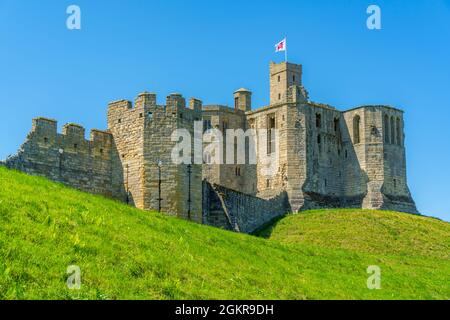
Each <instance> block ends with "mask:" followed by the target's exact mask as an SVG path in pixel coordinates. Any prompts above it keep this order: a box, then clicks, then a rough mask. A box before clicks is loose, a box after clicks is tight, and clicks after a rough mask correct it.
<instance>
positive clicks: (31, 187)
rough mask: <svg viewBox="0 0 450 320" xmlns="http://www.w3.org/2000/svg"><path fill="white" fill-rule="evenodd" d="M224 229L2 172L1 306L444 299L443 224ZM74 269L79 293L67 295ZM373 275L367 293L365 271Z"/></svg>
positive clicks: (376, 217) (297, 223) (416, 221)
mask: <svg viewBox="0 0 450 320" xmlns="http://www.w3.org/2000/svg"><path fill="white" fill-rule="evenodd" d="M260 235H261V237H256V236H249V235H242V234H236V233H232V232H227V231H223V230H219V229H215V228H211V227H207V226H202V225H198V224H193V223H190V222H187V221H183V220H179V219H176V218H170V217H166V216H164V215H161V214H157V213H153V212H144V211H140V210H137V209H134V208H131V207H128V206H126V205H124V204H121V203H119V202H116V201H112V200H108V199H105V198H102V197H100V196H93V195H89V194H86V193H82V192H79V191H76V190H72V189H70V188H67V187H64V186H62V185H60V184H56V183H53V182H49V181H48V180H46V179H43V178H38V177H31V176H27V175H24V174H21V173H18V172H14V171H9V170H7V169H5V168H2V167H0V299H449V298H450V285H449V283H450V276H449V275H450V258H449V252H450V250H449V249H450V224H449V223H445V222H442V221H439V220H436V219H431V218H425V217H420V216H412V215H407V214H401V213H394V212H376V211H363V210H332V211H323V210H322V211H314V212H306V213H302V214H299V215H295V216H288V217H286V218H284V219H281V220H279V221H278V222H277V223H276V224H275V225H274V226H272V227H270V228H267V229H265V230H263V231H261V232H260ZM70 265H77V266H79V267H80V268H81V277H82V279H81V280H82V286H81V290H69V289H68V288H67V286H66V279H67V274H66V270H67V267H68V266H70ZM370 265H378V266H380V267H381V270H382V289H381V290H369V289H367V286H366V281H367V277H368V276H369V275H368V274H367V273H366V269H367V267H368V266H370Z"/></svg>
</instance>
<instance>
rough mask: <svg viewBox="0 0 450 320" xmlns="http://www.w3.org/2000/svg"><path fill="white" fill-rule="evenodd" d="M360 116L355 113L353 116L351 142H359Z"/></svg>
mask: <svg viewBox="0 0 450 320" xmlns="http://www.w3.org/2000/svg"><path fill="white" fill-rule="evenodd" d="M360 126H361V117H360V116H359V115H356V116H355V117H354V118H353V143H354V144H357V143H360V142H361V136H360Z"/></svg>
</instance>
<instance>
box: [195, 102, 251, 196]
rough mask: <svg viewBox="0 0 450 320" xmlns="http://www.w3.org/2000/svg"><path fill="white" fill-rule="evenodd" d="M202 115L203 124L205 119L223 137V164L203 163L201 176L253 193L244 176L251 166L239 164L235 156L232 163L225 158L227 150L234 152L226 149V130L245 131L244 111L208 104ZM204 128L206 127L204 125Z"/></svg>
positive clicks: (212, 181)
mask: <svg viewBox="0 0 450 320" xmlns="http://www.w3.org/2000/svg"><path fill="white" fill-rule="evenodd" d="M202 117H203V122H204V124H206V121H210V124H211V128H212V129H217V130H219V131H220V132H221V133H222V137H223V143H222V146H223V157H222V163H223V164H222V165H218V164H204V165H203V178H204V179H207V180H208V181H210V182H211V183H220V184H221V185H222V186H225V187H227V188H230V189H233V190H237V191H242V192H247V193H253V192H254V190H253V186H252V185H249V184H248V182H247V181H248V180H246V177H249V176H251V175H252V173H251V172H252V171H253V170H252V168H251V166H248V165H244V164H239V163H238V162H237V158H236V156H235V157H234V161H233V164H228V163H227V159H226V155H227V152H235V150H227V135H226V133H227V132H226V131H227V130H228V129H230V130H235V129H242V130H244V131H246V129H247V125H246V119H245V114H244V112H243V111H242V110H240V109H231V108H229V107H226V106H219V105H210V106H204V108H203V112H202ZM204 129H206V126H205V128H204ZM208 144H209V143H206V142H205V143H204V146H205V147H206V146H207V145H208ZM246 163H248V162H246Z"/></svg>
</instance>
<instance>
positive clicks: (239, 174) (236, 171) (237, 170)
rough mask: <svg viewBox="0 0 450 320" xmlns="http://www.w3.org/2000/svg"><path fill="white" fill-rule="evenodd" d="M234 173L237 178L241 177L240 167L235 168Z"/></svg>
mask: <svg viewBox="0 0 450 320" xmlns="http://www.w3.org/2000/svg"><path fill="white" fill-rule="evenodd" d="M234 171H235V174H236V176H237V177H240V176H241V168H240V167H236V168H235V170H234Z"/></svg>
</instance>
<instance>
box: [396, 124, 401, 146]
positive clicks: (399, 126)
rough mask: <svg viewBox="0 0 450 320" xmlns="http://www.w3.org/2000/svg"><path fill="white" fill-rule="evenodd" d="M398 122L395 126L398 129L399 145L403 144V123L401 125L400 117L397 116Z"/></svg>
mask: <svg viewBox="0 0 450 320" xmlns="http://www.w3.org/2000/svg"><path fill="white" fill-rule="evenodd" d="M396 121H397V123H396V126H395V128H396V129H397V144H398V145H399V146H401V145H402V136H401V135H402V129H401V125H400V119H399V118H397V120H396Z"/></svg>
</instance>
